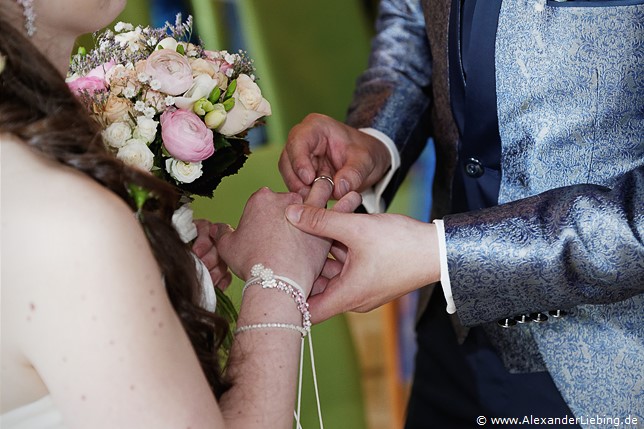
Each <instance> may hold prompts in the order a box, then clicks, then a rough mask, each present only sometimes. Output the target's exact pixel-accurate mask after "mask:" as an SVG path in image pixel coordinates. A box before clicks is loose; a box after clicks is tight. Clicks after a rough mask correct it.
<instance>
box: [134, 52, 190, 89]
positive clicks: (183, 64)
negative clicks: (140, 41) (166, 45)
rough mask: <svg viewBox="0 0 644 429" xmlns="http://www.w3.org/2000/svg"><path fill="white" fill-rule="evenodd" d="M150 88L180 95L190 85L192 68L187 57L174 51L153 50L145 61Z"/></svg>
mask: <svg viewBox="0 0 644 429" xmlns="http://www.w3.org/2000/svg"><path fill="white" fill-rule="evenodd" d="M145 74H147V75H148V76H150V86H151V87H152V89H154V90H157V91H160V92H163V93H165V94H169V95H181V94H183V93H184V92H186V91H187V90H189V89H190V87H192V81H193V79H192V69H191V68H190V64H189V63H188V59H187V58H186V57H184V56H183V55H181V54H179V53H177V52H176V51H173V50H170V49H161V50H158V51H154V52H153V53H152V54H151V55H150V56H149V57H148V59H147V60H146V62H145Z"/></svg>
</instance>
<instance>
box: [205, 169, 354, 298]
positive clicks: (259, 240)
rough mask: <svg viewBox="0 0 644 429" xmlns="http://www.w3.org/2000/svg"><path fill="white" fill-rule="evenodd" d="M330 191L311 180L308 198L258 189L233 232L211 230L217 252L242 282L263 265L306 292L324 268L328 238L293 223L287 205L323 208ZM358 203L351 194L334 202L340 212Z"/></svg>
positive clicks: (327, 185) (223, 228) (223, 227)
mask: <svg viewBox="0 0 644 429" xmlns="http://www.w3.org/2000/svg"><path fill="white" fill-rule="evenodd" d="M331 192H332V187H331V184H330V183H329V182H328V181H326V180H319V181H317V182H315V183H314V185H313V186H312V187H311V191H310V193H309V195H308V196H307V199H306V201H302V197H301V196H300V195H298V194H295V193H275V192H273V191H271V190H270V189H268V188H262V189H260V190H259V191H257V192H255V193H254V194H253V195H252V196H251V197H250V199H249V200H248V202H247V203H246V207H245V208H244V212H243V214H242V217H241V219H240V221H239V226H238V228H237V229H236V230H233V229H232V228H231V227H230V226H228V225H222V224H219V225H217V226H216V228H213V229H212V230H211V235H213V236H214V238H215V242H216V243H217V249H218V250H219V254H220V256H221V257H222V258H223V259H224V260H225V261H226V262H227V263H228V266H229V267H230V269H231V270H232V271H233V272H234V273H235V274H236V275H237V276H238V277H239V278H241V279H243V280H246V279H248V277H249V276H250V269H251V267H252V266H253V265H255V264H258V263H261V264H263V265H264V266H266V267H267V268H271V269H272V270H273V272H274V273H275V274H276V275H281V276H285V277H288V278H290V279H292V280H294V281H296V282H298V283H299V285H300V286H301V287H303V288H304V291H305V293H307V294H308V292H309V291H310V289H311V286H312V284H313V281H314V280H315V278H316V277H317V276H318V275H319V273H320V271H321V270H322V267H323V266H324V262H325V260H326V257H327V255H328V252H329V249H330V247H331V241H330V240H328V239H326V238H320V237H315V236H313V235H310V234H307V233H304V232H302V231H300V230H298V229H297V228H295V227H293V225H291V223H290V222H288V221H287V220H286V217H285V215H284V212H285V210H286V207H288V206H289V205H291V204H301V203H305V204H309V205H313V206H315V207H324V205H325V204H326V202H327V201H328V199H329V197H330V196H331ZM359 204H360V196H359V195H358V194H355V193H352V194H351V195H349V196H347V197H346V198H345V199H344V200H342V201H339V202H338V203H337V204H336V206H337V207H338V210H343V211H353V210H355V208H356V207H357V206H358V205H359Z"/></svg>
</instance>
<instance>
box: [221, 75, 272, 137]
mask: <svg viewBox="0 0 644 429" xmlns="http://www.w3.org/2000/svg"><path fill="white" fill-rule="evenodd" d="M233 98H234V99H235V106H234V107H233V108H232V109H231V110H230V111H229V112H228V115H227V116H226V120H225V121H224V123H223V124H222V125H221V127H219V129H218V130H217V131H219V132H220V133H221V134H223V135H225V136H234V135H236V134H239V133H241V132H242V131H244V130H246V129H248V128H250V127H252V126H253V125H254V124H255V122H256V121H257V120H258V119H259V118H261V117H263V116H269V115H270V114H271V105H270V103H269V102H268V101H267V100H266V99H265V98H264V97H262V91H261V90H260V89H259V86H257V84H256V83H255V82H253V80H252V79H251V78H250V77H249V76H247V75H245V74H240V75H239V77H238V78H237V88H236V89H235V93H234V94H233Z"/></svg>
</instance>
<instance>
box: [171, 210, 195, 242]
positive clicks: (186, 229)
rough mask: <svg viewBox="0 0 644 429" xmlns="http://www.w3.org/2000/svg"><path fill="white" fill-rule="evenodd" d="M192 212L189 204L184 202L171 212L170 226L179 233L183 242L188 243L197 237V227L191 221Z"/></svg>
mask: <svg viewBox="0 0 644 429" xmlns="http://www.w3.org/2000/svg"><path fill="white" fill-rule="evenodd" d="M192 218H193V213H192V207H190V204H184V205H182V206H181V207H179V208H178V209H177V210H175V212H174V213H173V214H172V226H174V229H176V230H177V232H178V233H179V237H181V240H182V241H183V242H184V243H189V242H191V241H192V240H194V239H195V238H197V227H196V226H195V223H194V222H193V221H192Z"/></svg>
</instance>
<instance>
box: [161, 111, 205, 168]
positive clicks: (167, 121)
mask: <svg viewBox="0 0 644 429" xmlns="http://www.w3.org/2000/svg"><path fill="white" fill-rule="evenodd" d="M160 121H161V139H162V140H163V146H164V147H165V148H166V150H167V151H168V152H169V153H170V155H172V156H173V157H174V158H177V159H179V160H181V161H184V162H199V161H203V160H204V159H207V158H209V157H210V156H211V155H212V154H213V153H215V145H214V142H213V134H212V130H210V129H208V127H206V124H204V122H203V121H202V120H201V118H199V116H197V115H196V114H194V113H192V112H190V111H188V110H181V109H179V110H166V111H165V112H163V114H162V115H161V118H160Z"/></svg>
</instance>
